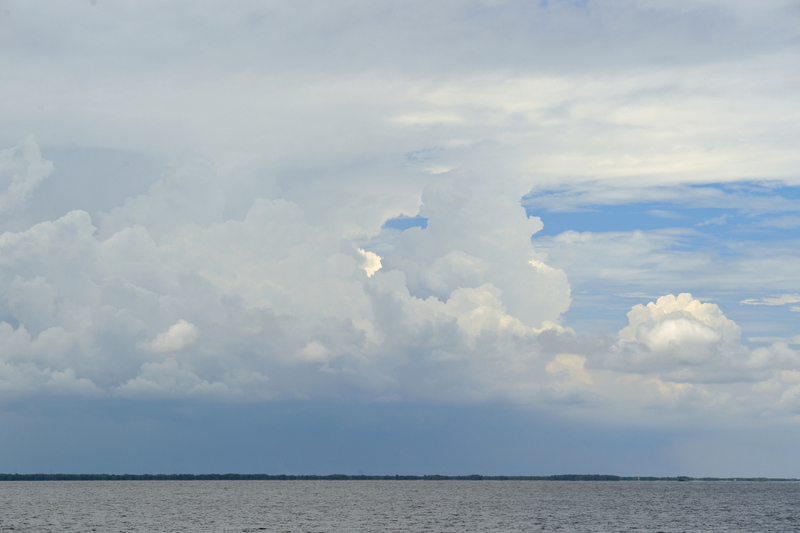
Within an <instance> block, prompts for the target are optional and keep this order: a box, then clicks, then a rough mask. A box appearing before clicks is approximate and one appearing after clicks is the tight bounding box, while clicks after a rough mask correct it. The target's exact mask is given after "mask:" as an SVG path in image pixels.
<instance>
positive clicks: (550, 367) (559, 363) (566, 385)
mask: <svg viewBox="0 0 800 533" xmlns="http://www.w3.org/2000/svg"><path fill="white" fill-rule="evenodd" d="M585 365H586V358H585V357H584V356H582V355H575V354H566V353H563V354H558V355H556V357H555V359H553V360H552V361H550V362H549V363H547V366H546V367H545V369H546V370H547V372H549V373H550V374H559V373H561V372H565V373H566V374H567V378H566V379H564V380H562V381H559V382H558V383H556V387H557V388H560V389H570V388H585V387H591V386H592V385H594V380H593V379H592V376H591V374H590V373H589V372H588V371H587V370H586V368H585Z"/></svg>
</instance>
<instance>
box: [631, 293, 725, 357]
mask: <svg viewBox="0 0 800 533" xmlns="http://www.w3.org/2000/svg"><path fill="white" fill-rule="evenodd" d="M628 321H629V324H628V326H627V327H625V328H623V329H622V330H621V331H620V332H619V336H620V338H622V339H626V340H638V341H640V342H642V343H643V344H645V345H647V346H648V347H649V348H650V349H651V350H655V351H659V350H664V349H668V348H673V347H679V346H681V345H687V346H693V345H700V346H703V345H707V344H712V343H716V342H720V341H723V342H725V343H728V344H733V343H736V342H738V341H739V338H740V337H741V329H740V328H739V326H737V325H736V323H735V322H733V321H732V320H730V319H728V318H727V317H726V316H725V315H724V314H722V311H721V310H720V308H719V307H718V306H717V305H716V304H712V303H702V302H700V301H699V300H697V299H694V298H692V295H691V294H689V293H681V294H679V295H678V296H674V295H672V294H668V295H666V296H662V297H660V298H659V299H658V300H656V301H655V302H650V303H648V304H647V305H646V306H644V305H641V304H639V305H635V306H634V307H633V309H631V311H630V312H629V313H628Z"/></svg>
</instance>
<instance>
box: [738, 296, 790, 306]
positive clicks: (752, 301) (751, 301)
mask: <svg viewBox="0 0 800 533" xmlns="http://www.w3.org/2000/svg"><path fill="white" fill-rule="evenodd" d="M740 303H743V304H745V305H786V304H796V303H800V294H782V295H780V296H777V297H771V298H748V299H746V300H742V301H741V302H740ZM792 310H794V309H792Z"/></svg>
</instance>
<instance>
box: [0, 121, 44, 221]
mask: <svg viewBox="0 0 800 533" xmlns="http://www.w3.org/2000/svg"><path fill="white" fill-rule="evenodd" d="M52 172H53V163H51V162H50V161H47V160H46V159H43V158H42V156H41V154H40V153H39V145H38V144H37V143H36V139H35V138H34V137H33V135H29V136H28V138H27V139H25V141H24V142H22V143H20V144H18V145H17V146H15V147H13V148H7V149H5V150H0V190H2V192H0V214H6V213H8V212H9V211H12V210H14V209H16V208H18V207H20V206H21V205H22V204H24V203H25V201H26V200H27V199H28V198H29V197H30V195H31V194H32V193H33V191H35V190H36V188H37V187H38V186H39V184H40V183H41V182H42V180H44V179H45V178H47V177H48V176H49V175H50V174H51V173H52Z"/></svg>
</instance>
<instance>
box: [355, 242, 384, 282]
mask: <svg viewBox="0 0 800 533" xmlns="http://www.w3.org/2000/svg"><path fill="white" fill-rule="evenodd" d="M358 253H360V254H361V255H363V256H364V262H363V263H361V264H360V265H358V267H359V268H363V269H364V272H366V273H367V277H368V278H371V277H372V276H373V275H374V274H375V272H377V271H378V270H380V269H381V258H380V256H379V255H378V254H376V253H373V252H367V251H364V250H362V249H361V248H359V249H358Z"/></svg>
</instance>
